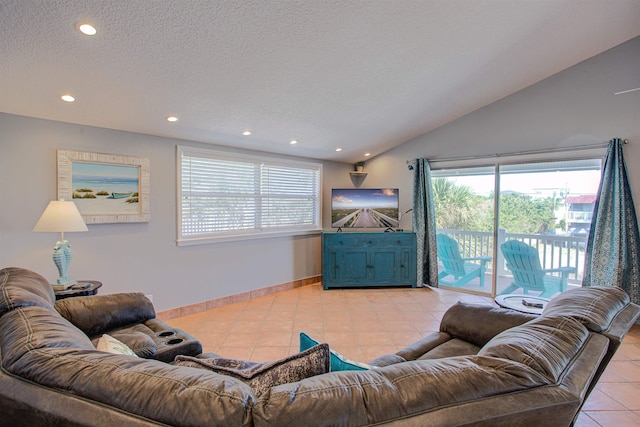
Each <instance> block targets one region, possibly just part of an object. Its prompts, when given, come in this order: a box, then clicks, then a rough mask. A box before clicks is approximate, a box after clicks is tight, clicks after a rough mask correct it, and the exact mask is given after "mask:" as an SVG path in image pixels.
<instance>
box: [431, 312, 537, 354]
mask: <svg viewBox="0 0 640 427" xmlns="http://www.w3.org/2000/svg"><path fill="white" fill-rule="evenodd" d="M536 317H537V316H535V315H533V314H527V313H521V312H518V311H515V310H510V309H506V308H498V307H494V306H490V305H479V304H468V303H463V302H458V303H457V304H455V305H453V306H452V307H451V308H449V310H447V312H446V313H445V314H444V316H443V317H442V322H440V332H445V333H447V334H449V335H451V336H453V337H456V338H459V339H461V340H464V341H467V342H470V343H472V344H475V345H477V346H478V347H482V346H484V345H485V344H486V343H488V342H489V341H490V340H491V338H493V337H495V336H496V335H498V334H499V333H500V332H502V331H504V330H507V329H510V328H513V327H514V326H519V325H522V324H523V323H526V322H528V321H529V320H532V319H535V318H536Z"/></svg>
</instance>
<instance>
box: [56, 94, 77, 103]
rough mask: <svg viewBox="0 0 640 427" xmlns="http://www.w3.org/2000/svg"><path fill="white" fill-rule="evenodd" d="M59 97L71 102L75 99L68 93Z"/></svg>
mask: <svg viewBox="0 0 640 427" xmlns="http://www.w3.org/2000/svg"><path fill="white" fill-rule="evenodd" d="M60 99H62V100H63V101H64V102H73V101H75V100H76V99H75V98H74V97H73V96H71V95H69V94H65V95H62V96H61V97H60Z"/></svg>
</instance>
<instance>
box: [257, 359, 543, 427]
mask: <svg viewBox="0 0 640 427" xmlns="http://www.w3.org/2000/svg"><path fill="white" fill-rule="evenodd" d="M547 384H548V382H547V380H546V379H545V378H544V376H542V375H540V374H539V373H537V372H535V371H534V370H533V369H531V368H530V367H528V366H524V365H522V364H520V363H510V362H505V361H504V360H502V359H496V358H491V357H478V356H460V357H450V358H446V359H433V360H415V361H410V362H405V363H397V364H394V365H391V366H385V367H381V368H378V369H371V370H367V371H341V372H331V373H328V374H325V375H320V376H316V377H311V378H307V379H304V380H302V381H300V382H296V383H288V384H282V385H279V386H276V387H272V388H271V389H269V390H268V391H267V392H265V393H263V394H262V395H261V396H260V397H259V399H258V401H257V403H256V405H254V407H253V422H254V425H255V426H256V427H262V426H265V427H266V426H307V425H326V426H329V425H331V426H337V425H340V426H364V425H367V426H370V425H382V424H385V423H387V422H391V421H396V422H397V423H398V424H402V422H401V421H398V420H403V421H405V422H406V424H407V425H429V424H428V423H424V422H422V423H421V422H415V421H414V422H413V423H412V421H411V419H410V417H411V416H415V415H419V414H424V413H426V412H429V411H434V410H437V409H438V408H441V407H454V406H455V405H457V404H461V403H464V402H471V401H474V400H476V399H484V398H486V397H489V396H498V395H504V394H507V393H511V392H518V391H521V390H526V389H529V388H533V387H537V386H542V385H547ZM423 421H424V420H423ZM454 424H455V421H454V420H449V423H448V424H440V425H454ZM434 425H435V424H434Z"/></svg>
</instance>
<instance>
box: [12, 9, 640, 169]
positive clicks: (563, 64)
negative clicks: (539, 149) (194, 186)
mask: <svg viewBox="0 0 640 427" xmlns="http://www.w3.org/2000/svg"><path fill="white" fill-rule="evenodd" d="M85 22H88V23H91V24H93V25H94V26H95V27H96V29H97V34H95V35H93V36H87V35H84V34H82V33H80V32H79V31H78V30H77V27H78V25H79V24H81V23H85ZM638 35H640V1H639V0H609V1H604V0H537V1H533V0H531V1H527V0H511V1H507V0H297V1H296V0H221V1H215V0H206V1H205V0H184V1H160V0H134V1H116V0H113V1H105V0H99V1H98V0H0V73H1V74H0V111H2V112H6V113H11V114H19V115H25V116H31V117H38V118H44V119H51V120H58V121H63V122H70V123H78V124H83V125H91V126H98V127H105V128H111V129H119V130H125V131H130V132H139V133H145V134H150V135H158V136H166V137H171V138H177V139H181V140H191V141H200V142H205V143H214V144H220V145H228V146H233V147H240V148H247V149H255V150H262V151H268V152H275V153H281V154H288V155H295V156H303V157H310V158H315V159H325V160H335V161H342V162H356V161H360V160H365V159H366V157H365V153H369V154H370V155H371V156H375V155H378V154H380V153H382V152H384V151H386V150H388V149H390V148H393V147H394V146H397V145H399V144H402V143H404V142H406V141H408V140H411V139H412V138H415V137H416V136H419V135H421V134H424V133H426V132H429V131H430V130H432V129H434V128H436V127H439V126H442V125H443V124H446V123H448V122H451V121H452V120H455V119H456V118H459V117H461V116H463V115H465V114H468V113H470V112H472V111H474V110H476V109H478V108H480V107H482V106H484V105H487V104H490V103H492V102H494V101H496V100H499V99H501V98H503V97H505V96H507V95H509V94H511V93H514V92H516V91H518V90H520V89H523V88H525V87H527V86H529V85H531V84H534V83H536V82H538V81H540V80H542V79H544V78H546V77H548V76H551V75H553V74H555V73H558V72H559V71H562V70H564V69H566V68H568V67H570V66H572V65H575V64H577V63H578V62H580V61H583V60H585V59H587V58H590V57H592V56H595V55H597V54H598V53H600V52H603V51H605V50H607V49H609V48H611V47H614V46H616V45H618V44H620V43H622V42H625V41H627V40H629V39H631V38H633V37H635V36H638ZM621 89H624V88H621ZM63 94H71V95H73V96H74V97H75V98H76V101H75V102H73V103H65V102H62V101H61V100H60V99H59V97H60V96H61V95H63ZM170 115H175V116H177V117H178V121H177V122H173V123H170V122H168V121H167V120H166V117H168V116H170ZM244 131H251V135H248V136H245V135H243V134H242V133H243V132H244ZM292 140H296V141H298V143H297V144H295V145H292V144H291V143H290V142H291V141H292ZM338 148H341V149H342V151H336V149H338Z"/></svg>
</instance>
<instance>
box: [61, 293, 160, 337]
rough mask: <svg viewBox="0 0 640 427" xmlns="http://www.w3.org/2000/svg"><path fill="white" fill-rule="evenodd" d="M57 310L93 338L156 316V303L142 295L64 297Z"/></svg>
mask: <svg viewBox="0 0 640 427" xmlns="http://www.w3.org/2000/svg"><path fill="white" fill-rule="evenodd" d="M55 308H56V310H57V311H58V313H60V315H61V316H62V317H64V318H65V319H67V320H68V321H69V322H71V323H73V324H74V325H75V326H76V327H77V328H79V329H80V330H81V331H82V332H84V333H85V334H87V335H88V336H90V337H94V336H96V335H100V334H102V333H105V332H108V331H111V330H113V329H118V328H122V327H124V326H128V325H133V324H136V323H142V322H145V321H146V320H149V319H153V318H155V317H156V312H155V310H154V308H153V304H152V303H151V301H150V300H149V298H147V297H146V296H145V295H144V294H143V293H141V292H136V293H122V294H110V295H93V296H86V297H76V298H65V299H62V300H59V301H56V305H55Z"/></svg>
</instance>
